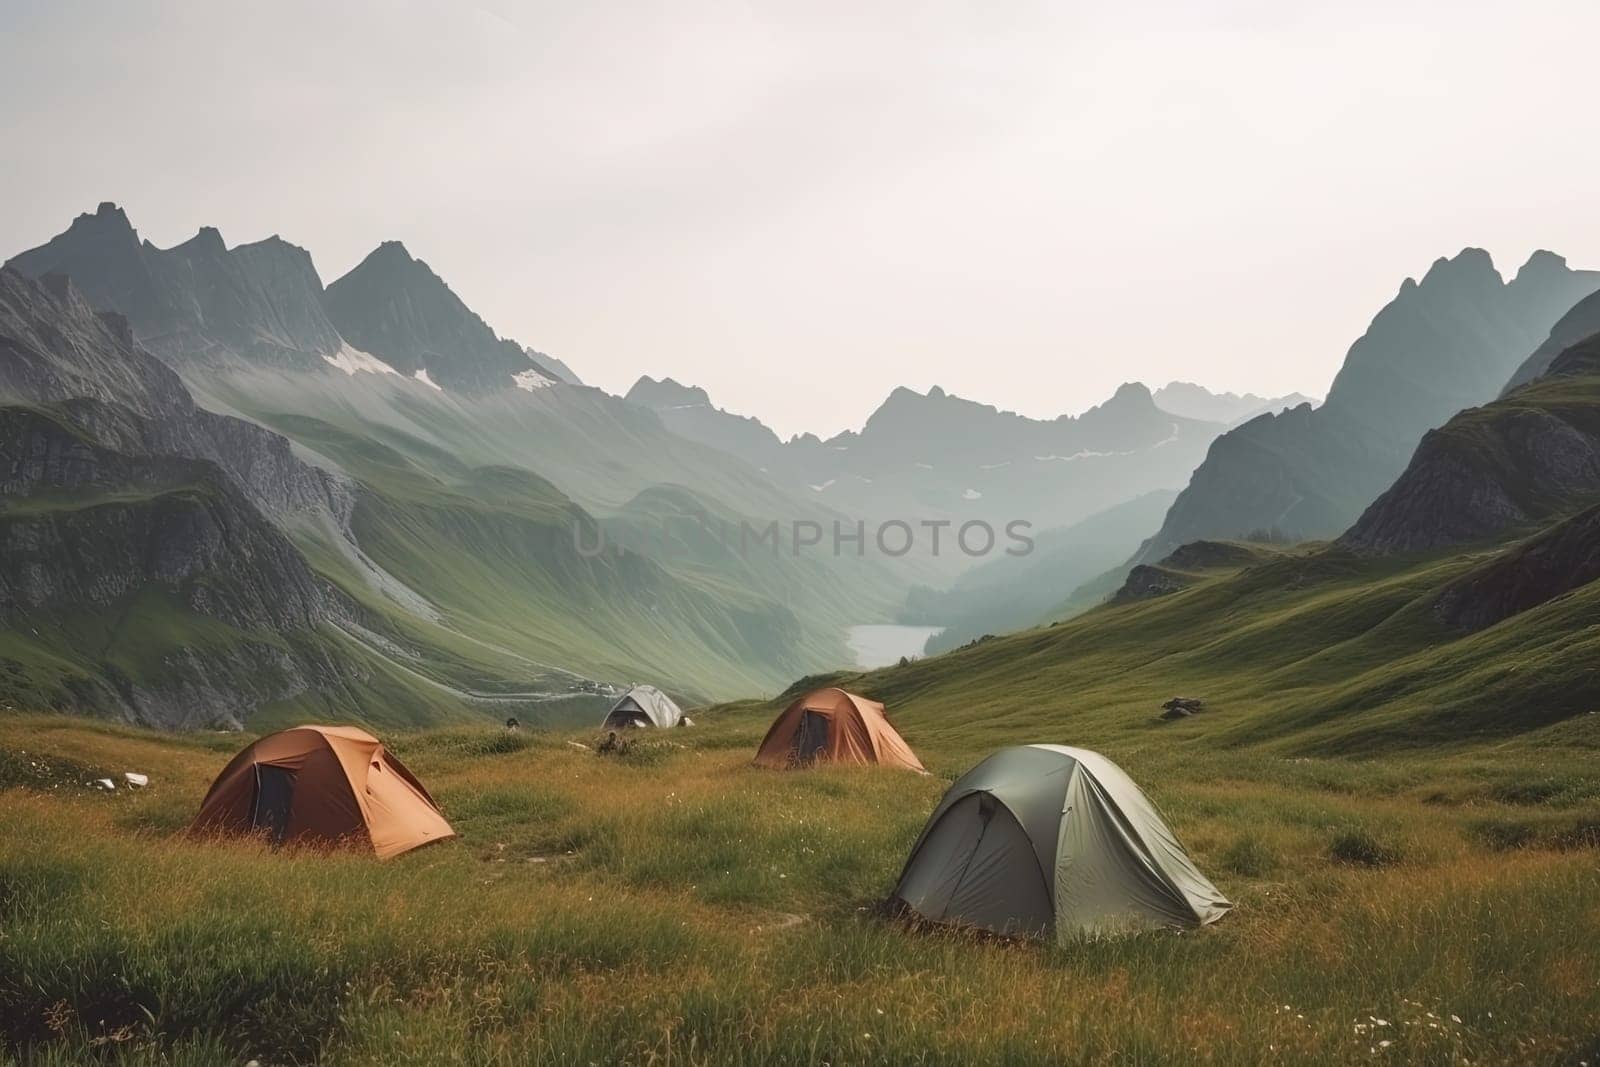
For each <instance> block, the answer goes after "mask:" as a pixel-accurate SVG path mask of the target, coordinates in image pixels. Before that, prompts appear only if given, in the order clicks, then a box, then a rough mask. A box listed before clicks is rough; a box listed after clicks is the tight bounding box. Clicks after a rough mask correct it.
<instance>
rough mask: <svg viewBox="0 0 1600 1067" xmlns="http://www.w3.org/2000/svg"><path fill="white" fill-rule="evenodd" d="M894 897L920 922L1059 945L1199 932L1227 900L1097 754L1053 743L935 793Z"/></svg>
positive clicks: (1017, 753) (1013, 752) (1015, 753)
mask: <svg viewBox="0 0 1600 1067" xmlns="http://www.w3.org/2000/svg"><path fill="white" fill-rule="evenodd" d="M894 895H895V898H896V899H897V900H899V901H901V902H902V903H904V904H905V905H906V906H907V907H909V908H910V909H911V910H912V911H914V912H916V913H917V914H918V915H921V916H922V917H923V918H926V919H930V920H933V921H936V922H952V923H959V924H963V925H968V926H974V927H978V928H980V929H984V930H992V931H994V932H996V933H1001V934H1011V935H1019V936H1029V937H1047V936H1050V935H1051V934H1054V936H1055V937H1056V939H1057V940H1058V941H1060V942H1063V943H1065V942H1067V941H1070V940H1072V939H1074V938H1078V937H1085V936H1089V937H1094V936H1101V935H1108V934H1116V933H1122V932H1127V931H1131V930H1137V929H1142V928H1148V927H1154V926H1202V925H1204V924H1206V923H1210V922H1215V921H1216V920H1217V919H1220V918H1221V917H1222V916H1223V914H1224V913H1226V912H1227V910H1228V909H1229V908H1231V907H1232V906H1233V905H1232V904H1230V903H1229V902H1228V901H1227V900H1226V899H1225V898H1224V897H1223V896H1222V894H1221V893H1219V892H1217V888H1216V887H1215V886H1213V885H1212V884H1211V883H1210V882H1209V881H1207V880H1206V877H1205V875H1203V874H1201V873H1200V872H1199V871H1198V870H1196V869H1195V866H1194V864H1193V863H1192V862H1191V861H1190V859H1189V857H1188V855H1187V854H1185V853H1184V851H1183V847H1182V846H1181V845H1179V844H1178V840H1177V838H1175V837H1174V836H1173V835H1172V831H1171V830H1169V829H1168V828H1167V824H1166V823H1165V822H1163V821H1162V818H1161V815H1160V813H1159V812H1157V811H1156V809H1155V806H1154V805H1152V804H1151V803H1150V801H1149V800H1148V799H1146V797H1145V795H1144V794H1143V793H1142V792H1140V790H1139V787H1138V786H1137V785H1135V784H1134V782H1133V779H1131V778H1129V777H1128V776H1127V775H1126V774H1124V773H1123V771H1122V769H1121V768H1119V767H1118V766H1117V765H1116V764H1114V763H1112V762H1111V761H1110V760H1108V759H1106V758H1105V757H1104V756H1102V755H1100V754H1098V753H1095V752H1090V751H1088V750H1086V749H1081V748H1067V747H1065V746H1062V745H1024V746H1020V747H1017V748H1007V749H1002V750H1001V751H999V752H996V753H995V754H994V755H992V756H990V757H989V758H988V759H986V760H984V761H983V762H982V763H980V764H978V765H977V766H976V767H974V768H973V769H972V770H970V771H968V772H967V773H966V774H965V775H963V776H962V777H961V778H960V780H958V781H957V782H956V783H955V785H953V786H951V787H950V789H949V791H948V792H946V793H945V795H944V799H943V800H941V801H940V802H939V806H938V807H937V808H936V809H934V812H933V815H932V817H931V818H929V819H928V823H927V826H925V827H924V828H923V831H922V836H921V837H919V838H918V839H917V843H916V845H915V846H914V847H913V848H912V850H911V855H910V858H908V859H907V860H906V865H905V870H904V871H903V872H902V873H901V875H900V883H899V885H898V886H896V888H895V893H894Z"/></svg>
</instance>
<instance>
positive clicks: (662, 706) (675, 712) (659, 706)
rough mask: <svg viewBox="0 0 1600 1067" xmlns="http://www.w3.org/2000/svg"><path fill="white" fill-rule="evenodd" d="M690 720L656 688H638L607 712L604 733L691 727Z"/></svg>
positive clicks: (602, 726) (602, 724)
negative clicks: (650, 727) (630, 727)
mask: <svg viewBox="0 0 1600 1067" xmlns="http://www.w3.org/2000/svg"><path fill="white" fill-rule="evenodd" d="M688 725H689V719H688V718H687V717H686V716H685V715H684V714H683V709H682V708H680V707H678V705H676V704H674V703H673V702H672V698H671V697H669V696H667V694H665V693H663V692H662V691H661V690H659V689H657V688H656V687H655V686H653V685H636V686H634V687H633V688H632V689H630V690H628V691H627V692H626V693H624V694H623V696H622V699H621V700H619V701H617V702H616V703H615V704H613V705H611V710H610V711H608V712H606V718H605V721H604V722H602V723H601V724H600V729H602V730H617V729H621V728H622V727H625V726H688Z"/></svg>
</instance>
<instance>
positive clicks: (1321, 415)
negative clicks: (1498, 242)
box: [1139, 249, 1600, 562]
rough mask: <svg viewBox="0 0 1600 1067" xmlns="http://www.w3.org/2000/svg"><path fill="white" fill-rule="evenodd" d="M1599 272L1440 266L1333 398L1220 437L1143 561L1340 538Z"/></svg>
mask: <svg viewBox="0 0 1600 1067" xmlns="http://www.w3.org/2000/svg"><path fill="white" fill-rule="evenodd" d="M1596 290H1600V273H1595V272H1591V271H1574V270H1570V269H1568V267H1567V265H1566V262H1565V261H1564V260H1562V259H1561V258H1560V257H1559V256H1555V255H1552V254H1550V253H1548V252H1539V253H1536V254H1535V255H1534V256H1533V257H1532V258H1531V259H1529V261H1528V263H1527V264H1526V265H1525V266H1524V267H1523V268H1522V270H1521V271H1519V272H1518V274H1517V276H1516V277H1515V278H1514V279H1513V280H1511V281H1510V282H1506V281H1504V280H1503V279H1502V278H1501V276H1500V274H1499V273H1498V272H1497V271H1496V270H1495V268H1494V265H1493V263H1492V262H1491V261H1490V259H1489V256H1488V254H1487V253H1486V252H1483V251H1482V250H1480V249H1467V250H1466V251H1464V252H1462V253H1461V254H1460V255H1458V256H1456V257H1454V258H1453V259H1441V260H1439V261H1438V262H1436V263H1435V264H1434V265H1433V267H1432V268H1431V269H1430V270H1429V271H1428V273H1427V274H1426V275H1424V277H1423V278H1422V280H1421V281H1420V282H1416V281H1412V280H1410V279H1407V280H1406V282H1405V284H1404V285H1402V286H1401V288H1400V292H1399V294H1398V295H1397V296H1396V297H1395V298H1394V300H1393V301H1391V302H1390V303H1389V305H1388V306H1387V307H1385V308H1384V309H1383V310H1382V311H1380V312H1379V313H1378V315H1377V317H1376V318H1374V319H1373V321H1372V325H1371V326H1370V327H1369V328H1368V330H1367V333H1366V334H1365V335H1364V336H1363V337H1362V338H1361V339H1360V340H1359V341H1357V342H1356V343H1355V344H1354V345H1353V346H1351V348H1350V352H1349V354H1348V355H1347V356H1346V357H1345V362H1344V366H1343V368H1342V369H1341V370H1340V372H1339V375H1338V377H1337V378H1336V379H1335V380H1334V383H1333V387H1332V389H1331V390H1330V391H1329V394H1328V398H1327V400H1326V401H1325V402H1324V403H1323V405H1322V406H1321V407H1319V408H1316V409H1312V408H1310V407H1299V408H1295V409H1293V410H1291V411H1287V412H1284V413H1283V414H1281V415H1276V416H1272V415H1265V416H1262V417H1260V418H1257V419H1254V420H1252V421H1250V422H1247V423H1245V424H1244V425H1243V426H1240V427H1238V428H1237V429H1234V430H1232V431H1230V432H1229V433H1227V434H1225V435H1224V436H1222V437H1220V438H1218V439H1217V441H1216V442H1215V443H1214V444H1213V445H1212V447H1211V451H1210V452H1209V454H1208V455H1207V456H1206V459H1205V462H1204V463H1202V464H1201V465H1200V467H1199V469H1198V470H1196V471H1195V473H1194V476H1193V478H1192V479H1191V480H1190V483H1189V487H1188V488H1187V489H1185V490H1184V492H1183V493H1182V494H1180V495H1179V497H1178V500H1177V501H1176V502H1175V503H1174V504H1173V506H1172V510H1171V511H1170V512H1169V513H1168V515H1167V519H1166V521H1165V523H1163V525H1162V529H1161V532H1160V533H1159V534H1157V535H1156V537H1155V538H1153V539H1152V540H1151V542H1150V543H1149V544H1148V545H1147V546H1146V547H1145V548H1144V549H1143V550H1142V552H1141V554H1140V556H1139V559H1140V560H1141V561H1145V562H1149V561H1151V560H1154V559H1159V558H1160V557H1161V556H1163V555H1165V554H1166V553H1168V552H1170V551H1172V549H1174V548H1176V547H1177V546H1178V545H1181V544H1184V543H1185V542H1188V541H1193V540H1197V539H1200V538H1217V537H1224V538H1225V537H1237V536H1244V535H1249V534H1251V533H1254V532H1258V531H1270V532H1273V533H1275V534H1278V535H1282V536H1287V537H1290V538H1296V539H1301V538H1319V537H1331V536H1333V535H1335V534H1337V533H1338V532H1339V531H1340V530H1341V529H1343V528H1344V527H1346V526H1348V525H1349V524H1350V523H1351V522H1352V521H1353V520H1355V519H1356V517H1357V516H1359V515H1360V514H1361V510H1362V509H1363V508H1364V507H1366V505H1367V504H1369V503H1371V501H1372V500H1373V499H1374V498H1375V497H1376V496H1377V495H1378V494H1379V493H1380V492H1382V491H1383V490H1384V488H1385V487H1386V486H1388V485H1389V484H1390V483H1391V482H1392V481H1393V480H1394V478H1395V477H1396V476H1397V475H1398V474H1399V473H1400V472H1401V471H1402V470H1403V469H1404V468H1405V464H1406V460H1407V458H1408V457H1409V456H1410V455H1411V452H1412V450H1413V449H1414V448H1415V447H1416V444H1417V442H1418V440H1420V439H1421V437H1422V435H1423V433H1425V432H1426V431H1427V430H1428V429H1430V428H1431V427H1434V426H1439V425H1441V424H1443V423H1444V421H1445V420H1446V419H1448V418H1449V417H1450V416H1451V415H1453V414H1454V413H1455V412H1457V411H1460V410H1462V409H1463V408H1467V407H1471V406H1472V405H1475V404H1481V403H1483V402H1484V401H1486V400H1488V399H1490V398H1492V397H1493V396H1494V395H1495V394H1496V393H1497V392H1498V391H1499V389H1500V387H1501V385H1502V384H1503V383H1504V381H1505V378H1506V377H1507V376H1508V375H1509V374H1510V373H1511V371H1512V369H1513V367H1514V366H1515V364H1516V362H1517V361H1518V360H1520V359H1521V358H1523V354H1524V353H1526V352H1528V351H1530V350H1532V349H1533V348H1534V347H1535V346H1536V345H1537V344H1538V343H1539V341H1540V340H1541V339H1543V338H1544V337H1545V336H1546V335H1547V334H1548V333H1549V331H1550V329H1551V326H1552V324H1554V323H1555V322H1556V320H1557V319H1559V318H1560V317H1561V316H1562V315H1563V314H1564V313H1565V312H1567V311H1568V310H1569V309H1570V308H1571V307H1572V306H1573V305H1574V304H1575V303H1577V302H1578V301H1579V300H1580V299H1582V298H1583V297H1585V296H1587V295H1588V294H1590V293H1592V292H1595V291H1596Z"/></svg>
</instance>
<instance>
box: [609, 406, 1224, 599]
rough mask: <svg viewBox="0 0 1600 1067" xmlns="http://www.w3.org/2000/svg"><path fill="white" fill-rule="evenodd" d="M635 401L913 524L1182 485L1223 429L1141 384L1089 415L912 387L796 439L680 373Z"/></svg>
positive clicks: (780, 471) (718, 442)
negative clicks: (1024, 410)
mask: <svg viewBox="0 0 1600 1067" xmlns="http://www.w3.org/2000/svg"><path fill="white" fill-rule="evenodd" d="M628 399H629V400H630V401H631V402H633V403H636V404H639V405H641V406H644V407H648V408H650V409H651V410H653V411H654V412H656V414H657V415H658V416H659V417H660V418H661V420H662V421H663V422H664V423H666V424H667V426H668V427H670V428H671V429H672V430H674V431H675V432H677V433H679V434H682V435H684V436H686V437H689V438H690V439H691V440H694V441H698V442H701V443H702V444H707V445H710V446H712V447H714V448H719V449H722V450H724V451H727V452H730V453H731V454H734V455H737V456H740V457H742V458H744V459H745V460H747V461H748V462H750V463H753V464H755V465H757V466H758V467H760V468H761V469H762V470H764V471H765V472H766V473H767V474H768V475H769V476H771V477H773V478H775V479H777V480H778V481H779V482H780V483H781V484H784V485H788V486H790V487H793V488H796V489H799V490H803V491H805V492H809V493H811V494H814V495H815V498H816V499H817V500H818V501H819V502H821V503H824V504H826V505H827V506H829V507H833V508H837V509H839V510H841V511H844V512H846V513H847V514H850V515H861V516H868V517H872V518H877V519H882V520H888V519H896V518H898V519H903V520H908V521H911V522H912V523H916V522H918V521H919V520H924V519H926V520H929V521H938V520H942V519H946V518H951V517H959V518H960V519H961V520H962V521H965V520H968V519H980V518H981V519H983V520H984V521H987V522H989V523H991V524H993V525H995V526H997V527H998V526H1003V525H1004V524H1005V523H1007V522H1010V521H1012V520H1022V521H1025V522H1028V523H1031V524H1032V526H1033V528H1034V529H1036V530H1043V529H1048V528H1052V527H1058V526H1065V525H1069V524H1071V523H1073V522H1076V521H1078V520H1079V519H1082V518H1085V517H1087V516H1089V515H1092V514H1094V513H1095V512H1098V511H1102V510H1104V509H1106V508H1109V507H1112V506H1115V505H1117V504H1120V503H1123V502H1125V501H1127V500H1129V499H1131V498H1132V497H1135V496H1139V495H1141V494H1143V493H1148V492H1150V491H1153V490H1159V489H1176V488H1177V487H1178V486H1181V485H1182V484H1183V482H1184V480H1185V479H1186V478H1187V477H1188V474H1189V472H1190V471H1191V470H1193V468H1194V465H1195V464H1196V463H1197V462H1199V459H1200V456H1201V455H1202V454H1203V452H1204V449H1205V447H1206V446H1207V444H1209V443H1210V441H1211V440H1212V439H1213V438H1214V437H1215V436H1216V435H1217V434H1218V433H1219V432H1221V431H1222V429H1223V426H1222V424H1220V423H1213V422H1204V421H1199V420H1195V419H1189V418H1185V417H1183V416H1180V415H1173V414H1171V413H1170V412H1167V411H1163V410H1162V409H1161V408H1159V407H1157V406H1156V404H1155V401H1154V399H1153V398H1152V397H1151V394H1150V390H1149V389H1148V388H1146V387H1145V386H1144V385H1142V384H1140V383H1137V382H1129V383H1126V384H1124V385H1122V386H1121V387H1120V388H1119V389H1118V390H1117V391H1116V393H1115V394H1114V395H1113V396H1112V397H1111V398H1110V399H1109V400H1107V401H1106V402H1105V403H1103V404H1100V405H1098V406H1096V407H1093V408H1090V409H1089V410H1088V411H1085V412H1084V413H1083V414H1081V415H1077V416H1071V415H1062V416H1059V417H1058V418H1055V419H1033V418H1028V417H1027V416H1024V415H1019V414H1017V413H1016V412H1013V411H1001V410H998V409H997V408H995V407H993V406H991V405H988V404H982V403H978V402H976V401H973V400H967V399H964V398H962V397H959V396H954V395H952V394H950V393H947V392H945V391H944V390H943V389H941V388H939V387H938V386H934V387H933V388H931V389H930V390H928V392H927V393H925V394H924V393H918V392H916V391H915V390H913V389H908V388H904V387H902V388H898V389H895V390H894V391H893V392H891V393H890V394H889V396H888V397H887V398H886V399H885V400H884V402H883V403H882V404H880V405H879V406H878V408H877V410H875V411H874V412H873V413H872V415H871V416H870V417H869V418H868V419H867V421H866V424H865V425H864V426H863V427H862V428H861V430H860V431H853V430H852V431H846V432H844V433H840V434H837V435H835V436H833V437H831V438H828V439H827V440H821V439H819V438H818V437H816V436H815V435H813V434H802V435H800V436H799V437H796V438H794V439H792V440H790V441H788V442H783V441H780V440H779V439H778V437H777V435H776V434H774V433H773V432H772V431H771V430H770V429H768V428H767V427H766V426H764V425H763V424H762V423H761V422H759V421H758V420H756V419H752V418H747V417H743V416H739V415H736V414H733V413H731V412H727V411H724V410H722V409H720V408H717V407H716V406H715V405H714V404H712V402H711V400H710V398H709V397H708V396H707V395H706V393H705V391H704V390H703V389H700V388H697V387H693V386H686V385H681V384H679V383H678V382H675V381H673V380H672V379H670V378H669V379H665V380H663V381H659V382H658V381H655V380H654V379H650V378H643V379H640V381H639V382H638V383H636V384H635V385H634V387H633V388H632V389H631V390H630V391H629V393H628ZM1063 595H1065V591H1064V592H1063Z"/></svg>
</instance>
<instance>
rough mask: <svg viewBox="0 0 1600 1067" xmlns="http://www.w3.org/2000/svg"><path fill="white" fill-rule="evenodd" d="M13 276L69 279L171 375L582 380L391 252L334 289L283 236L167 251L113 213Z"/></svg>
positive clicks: (203, 236)
mask: <svg viewBox="0 0 1600 1067" xmlns="http://www.w3.org/2000/svg"><path fill="white" fill-rule="evenodd" d="M7 265H8V266H10V267H12V268H14V269H16V270H18V271H20V272H21V273H23V274H25V275H28V276H29V277H34V278H38V277H42V276H44V275H46V274H51V273H56V274H65V275H67V276H69V277H71V278H72V280H73V284H74V285H75V286H77V287H78V289H79V290H81V291H82V292H83V294H84V295H85V296H86V297H87V298H88V300H89V302H90V303H91V304H93V305H94V306H95V307H97V308H102V309H105V310H114V311H117V312H119V313H121V314H122V315H124V316H126V317H127V319H128V321H129V323H130V325H131V327H132V329H133V332H134V335H135V336H136V337H137V338H138V339H139V343H140V344H141V345H143V346H145V347H146V348H148V349H150V350H151V351H152V352H154V353H156V354H157V355H159V356H161V357H162V358H164V359H167V360H168V361H169V362H173V363H175V364H180V365H187V366H190V367H199V368H204V369H224V370H226V369H229V368H239V367H270V368H277V369H287V370H325V369H326V368H327V367H328V365H329V364H332V365H334V366H337V367H340V368H341V369H343V370H346V371H349V372H354V371H355V370H369V371H374V372H377V373H386V372H388V371H391V370H392V371H394V372H395V373H397V374H400V375H404V376H406V377H410V378H417V379H419V380H422V381H426V382H428V383H429V384H432V385H435V386H439V387H442V388H449V389H455V390H461V391H467V392H486V391H492V390H496V389H510V388H513V387H521V388H524V389H533V388H542V387H543V386H545V385H547V384H550V383H551V382H555V381H564V382H569V383H573V384H577V383H578V377H577V375H576V374H574V373H573V372H572V370H571V369H570V368H569V367H567V366H566V364H564V363H562V362H561V361H560V360H557V359H554V358H552V357H550V356H547V355H545V354H543V353H541V352H536V351H534V350H532V349H528V348H524V347H523V346H521V345H519V344H517V343H516V342H515V341H510V340H502V339H501V338H499V337H497V336H495V334H494V331H493V330H491V329H489V327H488V326H487V325H486V324H485V323H484V322H483V320H482V319H480V318H479V317H478V316H477V315H475V314H473V312H472V311H471V310H470V309H469V308H467V306H466V305H465V304H463V303H462V302H461V300H460V299H459V298H458V297H457V296H456V295H455V293H453V292H452V291H451V290H450V287H449V286H447V285H446V284H445V283H444V282H443V281H442V280H441V279H440V278H439V277H438V276H437V275H436V274H434V273H433V271H431V270H430V269H429V268H428V266H427V264H425V263H423V262H421V261H420V260H415V259H412V258H411V256H410V254H409V253H408V252H406V250H405V247H404V246H403V245H401V244H400V243H399V242H395V241H390V242H386V243H384V244H383V245H380V246H379V247H378V248H377V249H376V250H374V251H373V252H372V254H371V255H369V256H368V257H367V258H366V259H365V260H363V261H362V262H361V263H360V264H359V265H358V266H357V267H356V268H355V269H354V270H352V271H350V272H349V273H348V274H346V275H345V276H344V277H343V278H340V279H339V280H338V281H337V282H335V283H334V284H333V285H332V286H329V287H328V288H327V290H326V291H324V289H323V286H322V280H321V278H320V277H319V276H318V274H317V271H316V268H315V266H314V265H313V264H312V262H311V256H310V254H309V253H308V252H306V250H305V249H303V248H299V247H297V246H295V245H292V244H289V243H288V242H287V241H284V240H282V239H281V238H278V237H269V238H267V239H266V240H264V241H257V242H254V243H252V244H244V245H237V246H235V247H233V248H229V247H228V246H227V245H226V243H225V242H224V241H223V239H222V235H221V234H220V233H219V232H218V231H217V230H216V229H215V228H213V227H210V226H205V227H201V229H200V230H199V232H197V233H196V234H195V236H194V237H192V238H190V239H189V240H187V241H185V242H183V243H182V244H180V245H176V246H175V247H173V248H166V249H162V248H157V247H155V246H154V245H153V244H151V243H150V242H149V241H141V240H140V239H139V235H138V233H137V232H136V231H135V230H134V228H133V225H132V224H131V223H130V222H129V221H128V216H127V213H126V212H124V211H123V210H122V209H121V208H119V207H117V206H116V205H115V204H112V203H104V204H101V205H100V206H99V208H98V209H97V210H96V211H95V212H94V213H93V214H84V215H79V216H78V217H77V218H76V219H74V220H73V222H72V225H71V226H70V227H68V228H67V230H66V231H65V232H63V233H61V234H59V235H57V236H56V237H55V238H53V239H51V240H50V241H48V242H46V243H45V244H43V245H40V246H39V247H37V248H33V249H30V250H28V251H26V252H23V253H21V254H19V255H17V256H15V257H13V258H12V259H11V260H10V261H9V262H8V264H7Z"/></svg>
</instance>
